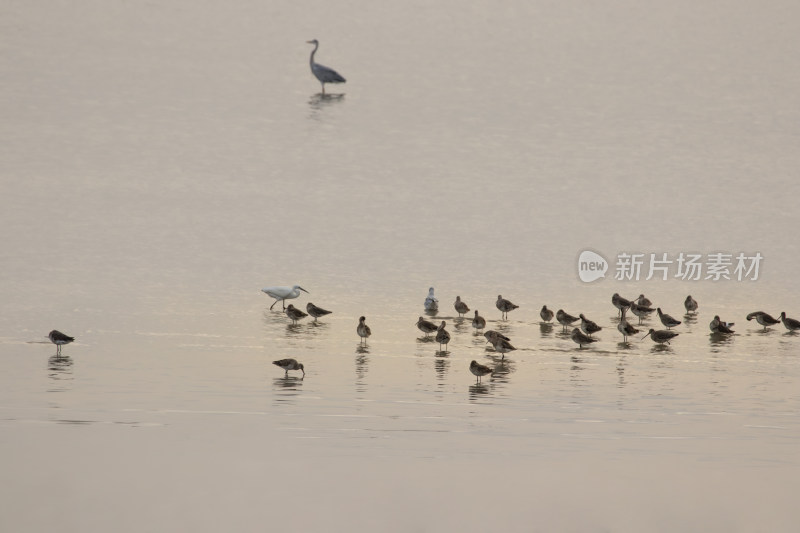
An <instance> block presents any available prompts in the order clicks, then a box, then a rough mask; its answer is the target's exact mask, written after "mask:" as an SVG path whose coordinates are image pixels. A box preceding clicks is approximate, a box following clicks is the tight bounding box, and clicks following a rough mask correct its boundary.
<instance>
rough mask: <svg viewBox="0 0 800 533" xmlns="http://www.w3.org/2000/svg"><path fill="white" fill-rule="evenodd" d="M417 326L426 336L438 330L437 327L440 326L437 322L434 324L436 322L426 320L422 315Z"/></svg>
mask: <svg viewBox="0 0 800 533" xmlns="http://www.w3.org/2000/svg"><path fill="white" fill-rule="evenodd" d="M417 327H418V328H419V330H420V331H421V332H422V333H424V334H425V336H426V337H427V336H428V335H430V334H431V333H433V332H434V331H436V330H437V329H439V328H438V327H437V326H436V324H434V323H433V322H431V321H430V320H425V319H424V318H422V317H419V320H417Z"/></svg>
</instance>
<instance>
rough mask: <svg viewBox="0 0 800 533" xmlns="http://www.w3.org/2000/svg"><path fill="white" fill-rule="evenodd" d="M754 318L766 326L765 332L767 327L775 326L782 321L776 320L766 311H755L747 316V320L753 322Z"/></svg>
mask: <svg viewBox="0 0 800 533" xmlns="http://www.w3.org/2000/svg"><path fill="white" fill-rule="evenodd" d="M754 318H755V319H756V322H758V323H759V324H761V325H762V326H764V331H767V326H774V325H775V324H777V323H779V322H780V320H775V319H774V318H772V317H771V316H770V315H768V314H767V313H765V312H764V311H754V312H752V313H750V314H749V315H747V320H753V319H754Z"/></svg>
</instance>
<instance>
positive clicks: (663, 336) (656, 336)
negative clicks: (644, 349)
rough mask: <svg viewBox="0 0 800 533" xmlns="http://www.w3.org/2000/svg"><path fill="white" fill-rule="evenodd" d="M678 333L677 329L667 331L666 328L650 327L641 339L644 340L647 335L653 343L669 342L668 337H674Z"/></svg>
mask: <svg viewBox="0 0 800 533" xmlns="http://www.w3.org/2000/svg"><path fill="white" fill-rule="evenodd" d="M678 335H679V333H678V332H677V331H668V330H666V329H659V330H655V329H653V328H650V331H648V332H647V335H645V336H644V337H642V339H641V340H645V339H646V338H647V337H648V336H649V337H650V338H651V339H653V342H655V343H658V344H669V341H670V339H674V338H675V337H677V336H678Z"/></svg>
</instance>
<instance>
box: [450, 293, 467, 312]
mask: <svg viewBox="0 0 800 533" xmlns="http://www.w3.org/2000/svg"><path fill="white" fill-rule="evenodd" d="M453 307H455V308H456V313H458V316H463V315H466V314H467V313H469V307H468V306H467V304H465V303H464V302H462V301H461V296H456V303H454V304H453Z"/></svg>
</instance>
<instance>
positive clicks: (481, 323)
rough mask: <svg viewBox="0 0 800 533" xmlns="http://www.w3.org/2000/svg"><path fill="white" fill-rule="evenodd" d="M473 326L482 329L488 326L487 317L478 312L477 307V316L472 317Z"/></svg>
mask: <svg viewBox="0 0 800 533" xmlns="http://www.w3.org/2000/svg"><path fill="white" fill-rule="evenodd" d="M472 327H473V328H475V330H481V329H483V328H485V327H486V319H485V318H483V317H482V316H481V315H479V314H478V310H477V309H476V310H475V318H473V319H472Z"/></svg>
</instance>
